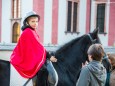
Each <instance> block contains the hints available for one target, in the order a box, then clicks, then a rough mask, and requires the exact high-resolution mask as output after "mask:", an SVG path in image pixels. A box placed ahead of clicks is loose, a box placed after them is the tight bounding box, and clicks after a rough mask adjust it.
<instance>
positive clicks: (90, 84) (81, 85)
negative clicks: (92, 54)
mask: <svg viewBox="0 0 115 86" xmlns="http://www.w3.org/2000/svg"><path fill="white" fill-rule="evenodd" d="M105 82H106V69H105V68H104V66H103V65H102V64H101V62H99V61H94V60H93V61H92V62H90V63H89V64H88V65H86V66H85V67H83V68H82V70H81V73H80V77H79V79H78V82H77V84H76V86H105Z"/></svg>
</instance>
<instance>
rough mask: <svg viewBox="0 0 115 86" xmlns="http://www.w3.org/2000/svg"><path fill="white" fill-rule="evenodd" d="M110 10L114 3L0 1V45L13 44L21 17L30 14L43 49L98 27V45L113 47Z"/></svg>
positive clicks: (114, 38) (112, 12)
mask: <svg viewBox="0 0 115 86" xmlns="http://www.w3.org/2000/svg"><path fill="white" fill-rule="evenodd" d="M6 1H7V2H6ZM114 9H115V0H0V43H16V42H17V41H18V38H19V36H20V34H21V33H22V31H21V29H20V27H21V26H22V21H23V18H24V16H25V14H26V13H27V12H28V11H31V10H33V11H35V12H36V13H38V14H39V15H40V22H39V26H38V30H37V31H38V34H39V35H40V40H41V42H42V43H43V44H44V45H49V44H51V45H62V44H64V43H66V42H68V41H70V40H72V39H74V38H76V37H79V36H81V35H83V34H86V33H89V32H92V31H93V30H94V29H95V28H96V27H98V28H99V37H100V39H101V42H102V44H103V45H104V46H114V44H115V29H114V28H115V10H114Z"/></svg>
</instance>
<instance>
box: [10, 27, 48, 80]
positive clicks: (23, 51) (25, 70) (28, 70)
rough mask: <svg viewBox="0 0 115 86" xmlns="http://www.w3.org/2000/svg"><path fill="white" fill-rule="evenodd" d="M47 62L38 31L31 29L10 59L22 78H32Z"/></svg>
mask: <svg viewBox="0 0 115 86" xmlns="http://www.w3.org/2000/svg"><path fill="white" fill-rule="evenodd" d="M45 60H46V50H45V48H44V47H43V45H42V44H41V43H40V42H39V36H38V35H37V33H36V31H35V30H32V29H30V28H27V29H25V30H24V31H23V33H22V35H21V37H20V39H19V41H18V43H17V46H16V47H15V49H14V51H13V53H12V55H11V57H10V63H11V64H12V65H13V66H14V67H15V69H16V70H17V71H18V72H19V74H20V75H21V76H23V77H25V78H32V77H33V76H34V75H36V73H37V72H38V71H39V69H40V68H41V66H42V65H43V64H44V62H45Z"/></svg>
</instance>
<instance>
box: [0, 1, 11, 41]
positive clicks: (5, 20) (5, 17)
mask: <svg viewBox="0 0 115 86" xmlns="http://www.w3.org/2000/svg"><path fill="white" fill-rule="evenodd" d="M10 18H11V0H2V24H1V27H2V30H1V32H2V33H1V36H2V37H1V43H10V42H11V31H12V30H11V20H10Z"/></svg>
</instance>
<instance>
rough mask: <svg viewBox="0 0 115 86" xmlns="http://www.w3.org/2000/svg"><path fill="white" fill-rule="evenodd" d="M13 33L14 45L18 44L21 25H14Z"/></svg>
mask: <svg viewBox="0 0 115 86" xmlns="http://www.w3.org/2000/svg"><path fill="white" fill-rule="evenodd" d="M12 32H13V33H12V43H17V41H18V39H19V35H20V25H19V24H18V23H17V22H15V23H14V25H13V31H12Z"/></svg>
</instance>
